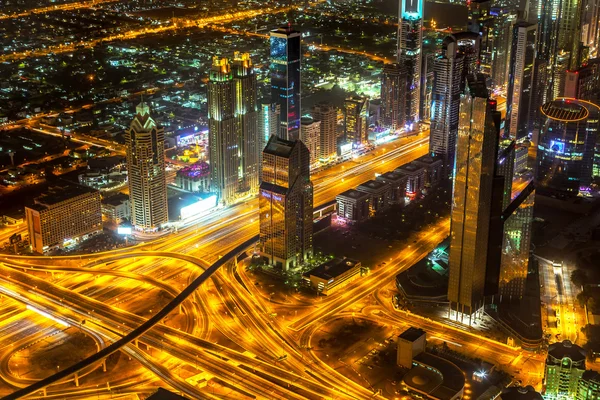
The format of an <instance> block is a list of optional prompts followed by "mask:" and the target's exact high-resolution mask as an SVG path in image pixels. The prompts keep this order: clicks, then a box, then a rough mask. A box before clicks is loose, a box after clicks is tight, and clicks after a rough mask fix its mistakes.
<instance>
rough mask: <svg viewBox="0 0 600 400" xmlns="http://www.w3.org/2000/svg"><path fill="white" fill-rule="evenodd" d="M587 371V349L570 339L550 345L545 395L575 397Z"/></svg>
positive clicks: (545, 377) (563, 397)
mask: <svg viewBox="0 0 600 400" xmlns="http://www.w3.org/2000/svg"><path fill="white" fill-rule="evenodd" d="M584 372H585V350H583V349H582V348H581V347H579V346H577V345H576V344H573V343H572V342H571V341H569V340H563V341H562V342H559V343H553V344H551V345H550V346H549V347H548V355H547V356H546V368H545V373H544V385H543V386H544V389H545V390H544V397H546V398H553V399H574V398H576V396H577V390H578V385H579V381H580V379H581V377H582V376H583V373H584Z"/></svg>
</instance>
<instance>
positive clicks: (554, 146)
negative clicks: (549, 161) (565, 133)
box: [550, 140, 565, 154]
mask: <svg viewBox="0 0 600 400" xmlns="http://www.w3.org/2000/svg"><path fill="white" fill-rule="evenodd" d="M550 150H552V151H554V152H556V153H559V154H562V153H564V152H565V144H564V143H563V142H559V141H556V140H551V141H550Z"/></svg>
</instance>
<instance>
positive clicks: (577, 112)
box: [542, 99, 590, 122]
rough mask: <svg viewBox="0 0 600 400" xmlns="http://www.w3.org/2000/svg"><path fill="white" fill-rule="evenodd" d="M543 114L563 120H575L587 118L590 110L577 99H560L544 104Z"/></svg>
mask: <svg viewBox="0 0 600 400" xmlns="http://www.w3.org/2000/svg"><path fill="white" fill-rule="evenodd" d="M542 114H544V115H545V116H546V117H548V118H551V119H554V120H558V121H562V122H575V121H581V120H582V119H586V118H587V117H588V116H589V115H590V112H589V111H588V109H587V108H586V107H584V106H583V105H582V104H581V103H580V102H578V101H577V100H569V99H560V100H554V101H550V102H548V103H546V104H544V105H543V106H542Z"/></svg>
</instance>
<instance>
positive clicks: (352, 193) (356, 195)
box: [337, 189, 369, 199]
mask: <svg viewBox="0 0 600 400" xmlns="http://www.w3.org/2000/svg"><path fill="white" fill-rule="evenodd" d="M337 197H349V198H351V199H360V198H363V197H369V195H368V194H367V193H365V192H361V191H360V190H356V189H348V190H346V191H345V192H342V193H340V194H338V195H337Z"/></svg>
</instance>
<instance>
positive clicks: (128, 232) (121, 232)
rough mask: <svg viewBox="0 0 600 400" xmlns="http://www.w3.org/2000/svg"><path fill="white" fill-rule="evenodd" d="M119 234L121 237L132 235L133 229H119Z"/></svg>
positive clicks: (122, 227) (127, 227)
mask: <svg viewBox="0 0 600 400" xmlns="http://www.w3.org/2000/svg"><path fill="white" fill-rule="evenodd" d="M117 233H118V234H119V235H131V227H130V226H120V227H118V228H117Z"/></svg>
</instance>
